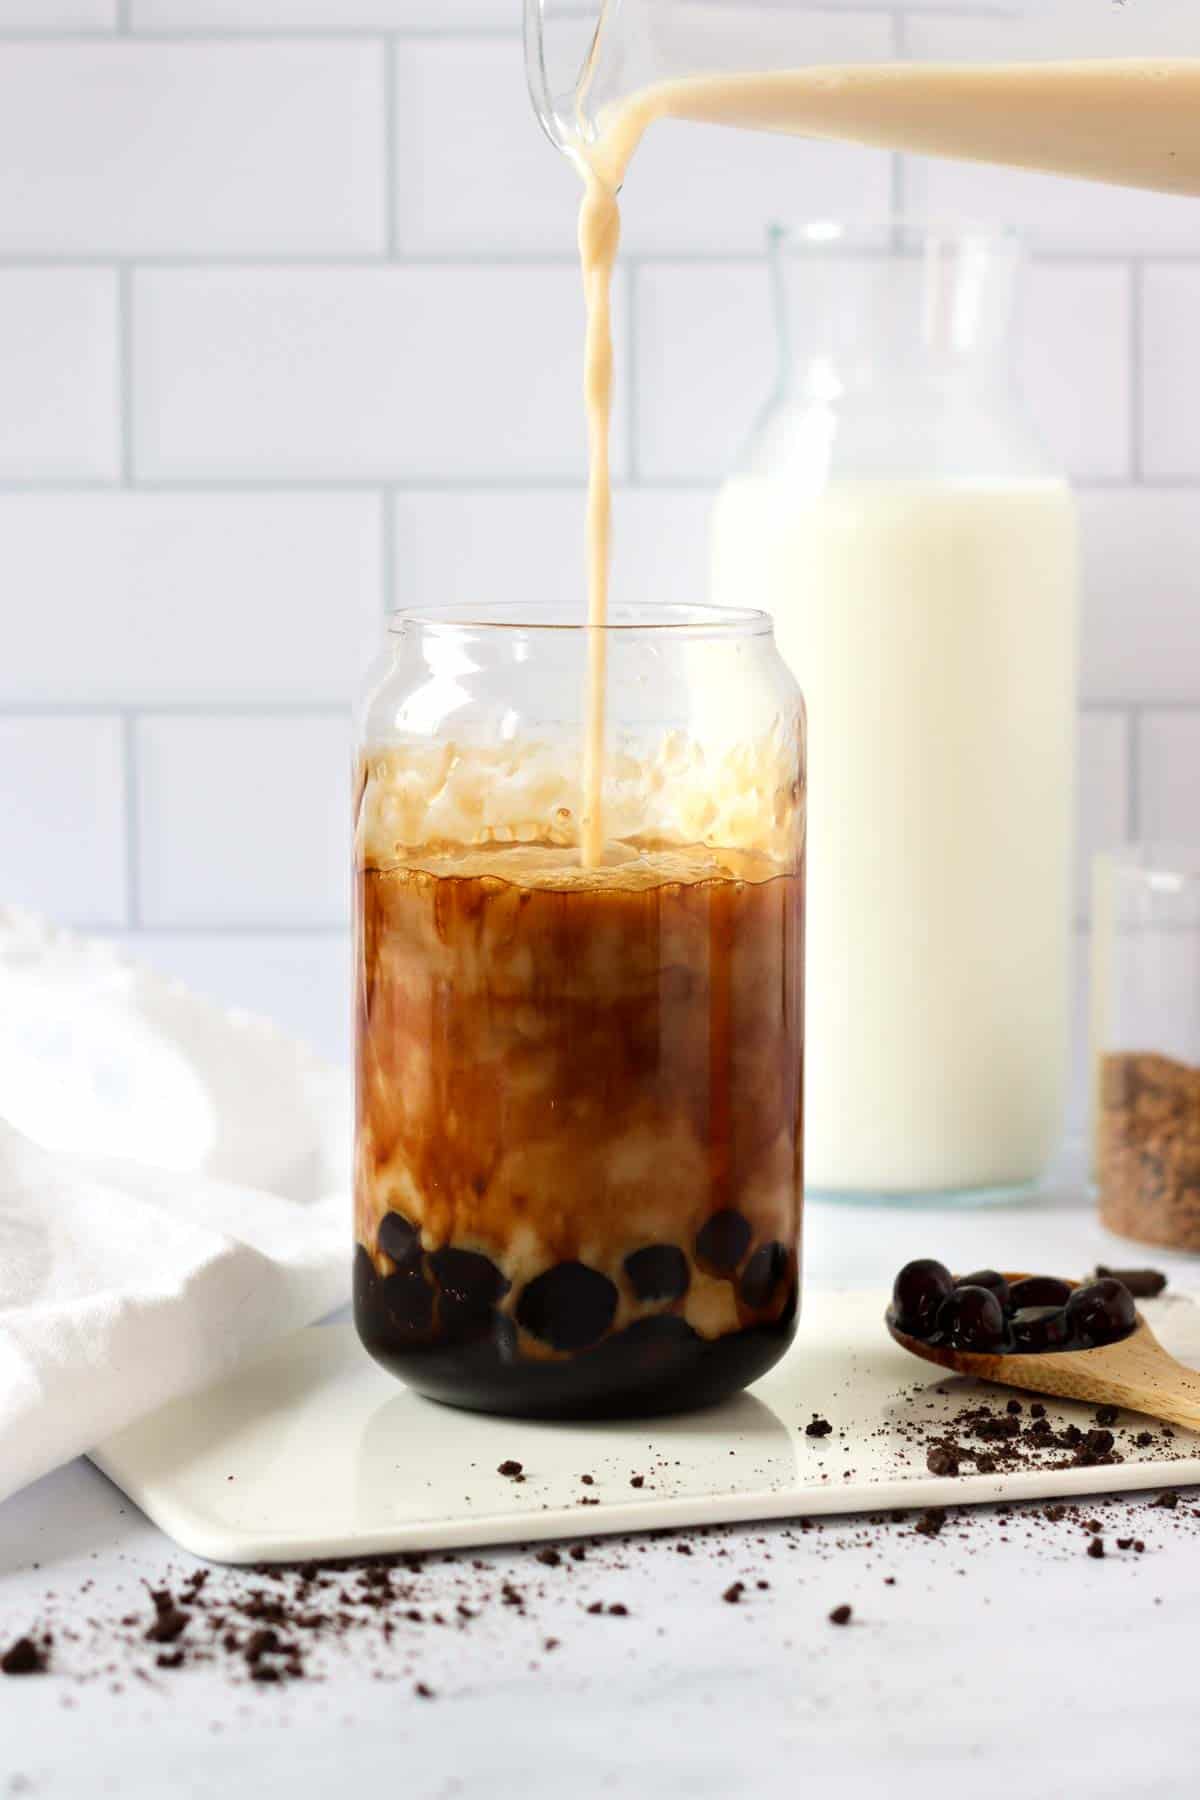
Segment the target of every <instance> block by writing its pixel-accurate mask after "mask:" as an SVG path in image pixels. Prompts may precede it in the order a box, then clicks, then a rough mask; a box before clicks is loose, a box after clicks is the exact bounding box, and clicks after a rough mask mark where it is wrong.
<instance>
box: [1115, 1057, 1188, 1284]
mask: <svg viewBox="0 0 1200 1800" xmlns="http://www.w3.org/2000/svg"><path fill="white" fill-rule="evenodd" d="M1096 1179H1097V1185H1098V1189H1099V1196H1100V1217H1101V1219H1102V1220H1103V1222H1104V1224H1105V1225H1107V1227H1108V1229H1109V1230H1110V1231H1115V1232H1117V1233H1118V1235H1119V1236H1121V1237H1128V1238H1136V1239H1137V1240H1138V1241H1139V1242H1140V1243H1143V1244H1165V1245H1168V1246H1171V1247H1173V1248H1175V1249H1178V1250H1200V1068H1197V1067H1193V1066H1192V1065H1191V1064H1188V1063H1182V1062H1176V1061H1175V1060H1174V1058H1172V1057H1169V1056H1157V1055H1153V1054H1143V1055H1108V1056H1104V1057H1103V1058H1102V1059H1101V1065H1100V1082H1099V1107H1098V1117H1097V1131H1096Z"/></svg>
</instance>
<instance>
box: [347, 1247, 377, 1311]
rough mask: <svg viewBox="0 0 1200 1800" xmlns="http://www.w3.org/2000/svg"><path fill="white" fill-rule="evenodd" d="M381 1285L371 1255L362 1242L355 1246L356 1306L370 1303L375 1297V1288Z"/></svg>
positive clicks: (354, 1281) (354, 1287) (354, 1290)
mask: <svg viewBox="0 0 1200 1800" xmlns="http://www.w3.org/2000/svg"><path fill="white" fill-rule="evenodd" d="M378 1285H379V1276H378V1274H377V1273H376V1269H375V1264H374V1263H373V1262H372V1261H371V1255H370V1252H369V1251H368V1250H366V1249H365V1248H364V1246H363V1245H362V1244H355V1246H354V1280H353V1293H354V1304H355V1306H356V1307H362V1306H366V1305H369V1304H370V1302H371V1301H372V1300H373V1299H374V1297H375V1289H376V1288H377V1286H378Z"/></svg>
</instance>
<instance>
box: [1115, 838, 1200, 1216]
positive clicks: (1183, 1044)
mask: <svg viewBox="0 0 1200 1800" xmlns="http://www.w3.org/2000/svg"><path fill="white" fill-rule="evenodd" d="M1092 979H1093V992H1092V1027H1093V1042H1094V1050H1095V1070H1094V1091H1093V1098H1094V1120H1095V1145H1094V1147H1095V1181H1096V1189H1097V1196H1098V1200H1099V1206H1100V1217H1101V1219H1102V1221H1103V1223H1104V1224H1105V1225H1106V1226H1107V1227H1108V1229H1109V1230H1110V1231H1113V1232H1116V1233H1118V1235H1119V1236H1121V1237H1127V1238H1133V1239H1135V1240H1136V1241H1138V1242H1139V1243H1144V1244H1159V1245H1164V1246H1166V1247H1168V1248H1170V1249H1176V1250H1195V1251H1200V851H1179V850H1175V851H1171V850H1167V849H1164V848H1162V847H1160V846H1157V845H1154V846H1145V847H1133V848H1130V849H1128V850H1124V851H1121V852H1118V853H1116V854H1114V855H1111V856H1106V857H1101V858H1100V859H1099V861H1098V863H1097V869H1096V894H1095V936H1094V943H1093V970H1092Z"/></svg>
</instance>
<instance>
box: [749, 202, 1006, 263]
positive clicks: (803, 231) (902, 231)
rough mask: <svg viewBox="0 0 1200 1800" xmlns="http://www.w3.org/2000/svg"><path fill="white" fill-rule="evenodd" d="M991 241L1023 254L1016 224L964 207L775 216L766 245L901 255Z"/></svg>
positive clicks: (814, 252)
mask: <svg viewBox="0 0 1200 1800" xmlns="http://www.w3.org/2000/svg"><path fill="white" fill-rule="evenodd" d="M937 243H942V244H949V245H953V246H956V247H959V248H961V247H963V246H965V245H975V246H980V245H986V246H988V247H990V248H993V249H995V250H997V251H1006V252H1007V253H1008V254H1009V255H1011V256H1013V257H1020V256H1022V255H1023V254H1024V251H1025V239H1024V236H1023V235H1022V233H1021V232H1020V231H1019V230H1018V229H1017V227H1016V226H1015V225H1010V224H1008V223H1006V222H1005V221H1004V220H1003V219H988V218H983V217H975V216H973V215H971V214H959V213H920V212H911V213H886V212H879V213H870V212H864V213H845V214H837V213H825V214H814V215H812V216H810V217H808V218H801V219H772V220H770V222H769V223H768V225H767V245H768V249H769V250H770V251H771V252H772V253H778V252H781V251H797V252H800V253H803V254H806V255H814V256H821V255H829V254H831V253H833V252H835V251H838V250H842V251H844V252H846V253H847V254H849V255H855V256H864V255H868V254H870V255H878V256H897V255H900V254H902V253H903V252H904V251H905V250H910V251H911V250H915V249H916V248H918V247H925V246H928V245H929V244H937Z"/></svg>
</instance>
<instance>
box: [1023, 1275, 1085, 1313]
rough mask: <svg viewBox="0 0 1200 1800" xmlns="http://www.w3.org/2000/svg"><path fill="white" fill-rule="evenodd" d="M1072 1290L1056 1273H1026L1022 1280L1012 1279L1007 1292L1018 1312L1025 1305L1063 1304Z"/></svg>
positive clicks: (1069, 1296)
mask: <svg viewBox="0 0 1200 1800" xmlns="http://www.w3.org/2000/svg"><path fill="white" fill-rule="evenodd" d="M1072 1291H1073V1290H1072V1288H1071V1285H1070V1283H1069V1282H1067V1281H1060V1280H1059V1279H1058V1277H1057V1276H1056V1275H1027V1276H1026V1277H1025V1279H1024V1281H1014V1282H1013V1284H1012V1286H1011V1287H1010V1288H1009V1290H1008V1293H1009V1299H1010V1301H1011V1303H1012V1307H1013V1311H1014V1312H1020V1311H1021V1310H1022V1309H1023V1308H1024V1307H1027V1306H1065V1305H1066V1304H1067V1301H1068V1300H1069V1299H1070V1298H1071V1294H1072Z"/></svg>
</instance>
